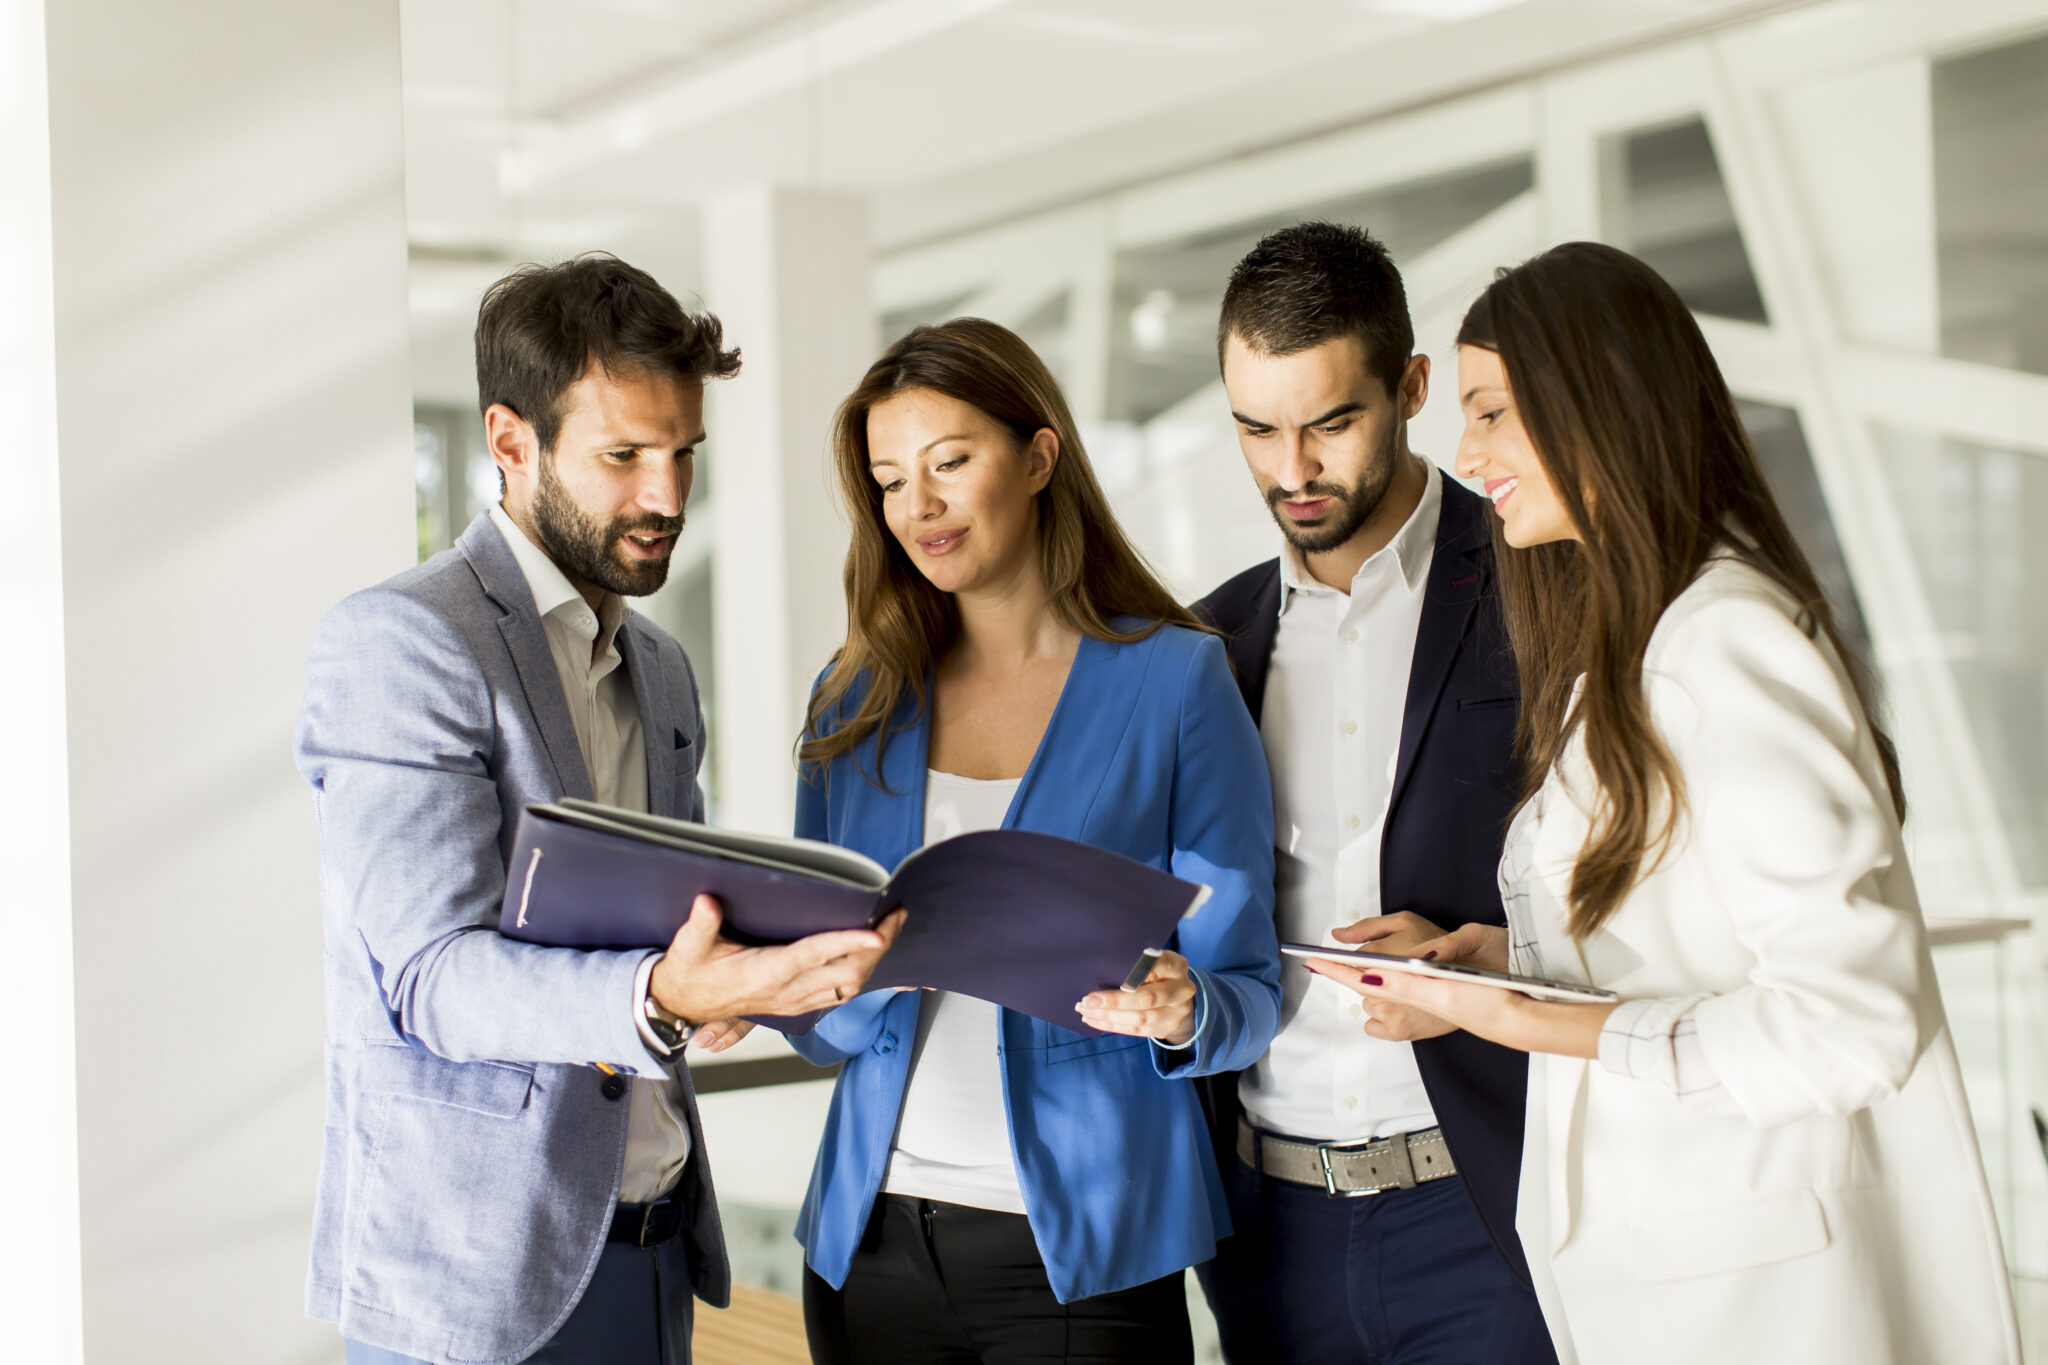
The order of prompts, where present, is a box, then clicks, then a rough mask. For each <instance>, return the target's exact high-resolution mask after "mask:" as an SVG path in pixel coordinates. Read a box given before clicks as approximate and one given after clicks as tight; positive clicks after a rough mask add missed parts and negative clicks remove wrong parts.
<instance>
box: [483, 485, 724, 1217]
mask: <svg viewBox="0 0 2048 1365" xmlns="http://www.w3.org/2000/svg"><path fill="white" fill-rule="evenodd" d="M491 522H492V524H493V525H495V526H496V527H497V528H498V532H499V534H500V535H502V536H504V537H505V543H506V544H507V545H509V546H511V547H512V557H513V558H514V559H516V560H518V561H519V570H520V572H521V573H523V574H525V575H526V586H527V587H528V588H529V589H531V590H532V592H533V605H534V608H535V609H536V610H537V611H539V613H540V623H541V628H542V629H543V630H544V631H545V632H546V634H547V637H548V652H549V653H550V654H552V655H553V656H554V660H555V672H556V673H557V674H559V675H560V676H561V679H562V695H563V697H564V698H565V699H566V700H567V701H568V703H569V719H570V720H571V721H573V722H574V723H575V726H576V747H577V748H579V749H581V750H582V751H583V761H584V764H585V766H586V767H587V768H588V769H589V772H590V788H591V790H592V791H593V792H595V793H596V795H597V799H598V800H599V801H602V802H604V803H605V804H606V805H608V806H623V807H625V808H626V809H627V810H637V811H644V810H646V809H647V747H646V744H645V742H644V740H643V737H642V735H641V731H640V706H639V702H638V701H637V700H636V699H635V697H634V696H633V684H632V681H631V680H630V679H628V678H627V677H626V675H625V674H624V673H623V672H621V671H620V670H619V664H620V662H621V660H620V657H619V649H618V634H619V628H620V627H621V626H623V625H624V624H625V621H626V611H627V608H626V600H625V599H624V598H623V597H620V596H619V595H618V594H617V593H606V594H605V596H604V600H603V602H602V603H601V604H600V605H599V607H598V609H597V610H596V611H592V610H591V609H590V604H589V603H588V602H586V601H584V600H583V594H582V593H580V592H578V591H577V590H576V588H575V585H573V584H572V583H570V582H569V580H568V578H567V577H566V576H565V575H564V574H563V573H562V571H561V569H560V568H558V567H557V566H556V564H555V561H554V560H552V559H550V558H548V556H547V553H546V551H544V550H542V549H541V548H540V547H539V546H538V545H535V544H534V543H533V542H532V541H531V540H529V539H527V536H526V533H525V532H524V531H522V530H520V529H519V524H518V523H517V522H515V521H513V520H512V518H511V517H509V516H507V515H506V514H505V509H504V508H503V507H492V508H491ZM659 956H660V954H659V953H652V954H649V955H648V958H647V961H646V962H645V963H643V964H642V965H641V969H640V972H639V974H638V976H637V977H636V978H635V982H634V995H633V998H632V999H631V1000H622V1001H620V1002H619V1008H621V1009H629V1010H631V1011H633V1018H634V1021H635V1022H636V1023H638V1024H639V1025H640V1034H641V1037H642V1039H644V1040H645V1041H646V1042H647V1043H648V1044H649V1046H650V1047H651V1048H652V1050H653V1051H654V1052H655V1053H656V1054H657V1055H658V1054H659V1053H660V1051H661V1048H660V1046H659V1044H657V1043H656V1042H655V1040H654V1038H653V1035H652V1034H651V1033H650V1032H649V1031H648V1028H647V1023H646V1020H645V1019H644V1018H643V1017H642V1015H641V1012H640V998H641V996H642V995H644V994H645V992H646V989H647V977H648V974H649V972H650V971H651V970H652V967H653V964H654V960H655V958H657V957H659ZM680 1099H681V1091H680V1088H679V1087H678V1086H677V1084H676V1082H675V1081H674V1080H673V1079H671V1078H669V1077H666V1076H661V1077H649V1076H638V1077H635V1078H634V1079H633V1082H632V1092H631V1099H630V1100H629V1104H630V1106H631V1108H630V1112H629V1113H628V1115H627V1119H626V1165H625V1170H624V1172H623V1174H621V1176H620V1177H619V1200H620V1202H622V1203H627V1204H639V1203H645V1202H646V1201H648V1200H650V1199H658V1198H660V1197H661V1196H662V1195H663V1194H665V1193H667V1191H668V1190H669V1189H670V1188H672V1187H673V1186H674V1185H675V1183H676V1181H677V1180H679V1179H680V1178H681V1177H682V1174H683V1164H684V1163H685V1162H687V1161H688V1160H689V1159H690V1130H689V1126H688V1125H687V1124H685V1123H684V1122H683V1118H682V1114H681V1112H680V1110H679V1108H678V1101H679V1100H680Z"/></svg>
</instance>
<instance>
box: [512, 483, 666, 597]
mask: <svg viewBox="0 0 2048 1365" xmlns="http://www.w3.org/2000/svg"><path fill="white" fill-rule="evenodd" d="M533 529H534V530H535V531H537V532H538V533H539V534H540V544H541V548H542V549H544V550H546V551H547V552H548V554H549V555H550V556H552V557H553V558H554V561H555V563H557V564H559V565H561V566H562V567H563V568H564V569H566V570H568V571H569V572H570V573H572V574H574V575H576V576H577V577H578V578H581V579H582V580H584V581H585V582H586V583H595V584H596V585H597V586H598V587H600V588H603V589H604V590H605V591H606V592H615V593H617V594H618V595H619V596H621V597H645V596H647V595H648V594H649V593H652V592H655V591H658V590H659V589H660V587H661V585H662V584H663V583H666V582H667V581H668V565H669V560H670V559H671V558H672V557H673V556H674V554H675V541H674V540H671V541H670V542H669V553H668V554H666V555H663V556H662V557H661V558H660V559H651V560H645V561H638V562H636V561H633V560H628V559H626V558H625V557H624V555H623V554H622V553H621V552H620V550H619V549H618V544H619V538H620V537H622V536H625V535H628V534H633V533H638V534H640V535H669V536H678V535H680V534H681V533H682V529H683V519H682V517H680V516H673V517H656V516H641V517H614V518H613V519H612V520H610V521H609V522H606V523H605V524H604V525H602V526H600V525H598V523H597V522H595V521H593V520H592V519H591V517H590V515H589V513H587V512H585V511H584V510H583V509H582V508H581V507H578V506H577V505H576V502H575V500H574V499H573V498H571V497H570V496H569V490H568V489H566V488H564V487H562V483H561V480H559V479H557V478H556V477H555V459H554V455H553V454H552V453H550V452H546V451H543V452H542V453H541V457H540V487H539V489H538V490H536V492H535V493H534V498H533Z"/></svg>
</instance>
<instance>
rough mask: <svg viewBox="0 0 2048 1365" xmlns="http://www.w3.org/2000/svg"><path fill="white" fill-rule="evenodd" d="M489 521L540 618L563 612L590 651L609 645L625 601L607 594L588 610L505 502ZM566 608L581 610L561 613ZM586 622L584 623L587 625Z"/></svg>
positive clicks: (622, 620) (494, 509)
mask: <svg viewBox="0 0 2048 1365" xmlns="http://www.w3.org/2000/svg"><path fill="white" fill-rule="evenodd" d="M490 515H491V524H492V525H494V526H496V527H497V528H498V533H499V534H500V535H502V536H504V537H505V544H506V545H508V546H510V547H511V550H512V558H514V559H515V560H517V561H518V562H519V572H520V573H522V574H524V575H525V576H526V586H527V588H528V589H529V590H530V591H531V592H532V593H533V607H534V610H535V611H537V612H539V613H540V616H541V619H542V620H546V619H547V618H548V617H550V616H554V615H556V614H557V613H562V619H563V620H564V621H566V622H567V623H568V624H569V625H570V626H572V627H573V628H574V629H575V631H576V633H577V634H579V635H581V636H583V637H584V638H585V639H586V640H588V641H590V643H591V645H592V652H593V653H599V652H602V651H604V650H606V649H609V648H611V644H612V639H613V637H614V636H616V635H617V634H618V632H619V627H620V626H621V625H623V624H625V620H626V600H625V599H624V598H623V597H620V596H619V595H618V594H617V593H615V592H608V593H606V594H605V595H604V596H603V597H602V598H601V599H600V600H599V602H598V608H597V611H596V612H595V613H592V612H590V611H589V610H588V605H589V604H588V603H586V602H585V601H584V600H583V594H582V593H580V592H578V591H577V590H576V585H575V584H573V583H571V582H570V581H569V578H568V575H567V574H564V573H563V572H562V570H561V567H560V566H559V565H557V564H556V563H555V561H554V560H552V559H550V558H549V557H548V553H547V551H545V550H543V549H541V548H540V546H538V545H536V544H534V543H533V540H532V539H531V538H530V537H529V536H528V535H527V534H526V532H525V531H523V530H521V529H520V526H519V523H518V522H516V521H514V520H512V518H511V516H510V515H509V514H507V512H506V511H505V508H504V505H503V504H501V503H494V504H492V506H491V514H490ZM565 607H575V608H581V610H575V611H569V612H566V613H565V612H563V608H565ZM586 623H587V624H586Z"/></svg>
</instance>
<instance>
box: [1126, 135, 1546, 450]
mask: <svg viewBox="0 0 2048 1365" xmlns="http://www.w3.org/2000/svg"><path fill="white" fill-rule="evenodd" d="M1534 183H1535V169H1534V166H1533V164H1532V163H1531V162H1530V161H1528V160H1527V159H1521V160H1515V161H1510V162H1506V163H1503V164H1498V165H1492V166H1485V167H1480V168H1476V169H1473V170H1466V171H1460V172H1458V173H1456V174H1454V175H1449V176H1444V177H1442V178H1437V179H1431V180H1429V181H1426V182H1422V183H1419V184H1411V185H1404V186H1401V187H1399V188H1396V189H1390V190H1379V191H1375V192H1373V193H1372V194H1367V195H1355V196H1350V197H1347V198H1342V199H1334V200H1332V199H1320V200H1319V199H1316V198H1315V197H1314V196H1313V187H1310V186H1305V187H1304V191H1305V196H1304V199H1303V202H1302V203H1301V205H1300V206H1299V207H1298V208H1296V209H1294V210H1291V211H1289V212H1287V213H1284V214H1270V215H1266V216H1262V217H1259V218H1253V219H1248V220H1246V221H1245V222H1242V223H1239V224H1237V225H1236V226H1233V227H1230V228H1225V229H1222V230H1220V231H1214V232H1204V233H1201V234H1198V235H1194V236H1190V237H1186V238H1183V239H1181V240H1178V241H1173V242H1164V243H1159V244H1155V245H1148V246H1143V247H1137V248H1133V249H1131V250H1126V251H1121V252H1119V253H1117V257H1116V265H1115V272H1116V273H1115V296H1114V300H1115V301H1114V305H1113V310H1114V311H1113V316H1114V318H1115V324H1116V325H1115V328H1114V330H1113V331H1112V333H1111V336H1110V374H1109V400H1108V404H1109V411H1108V416H1109V417H1110V419H1111V420H1112V421H1123V422H1148V421H1150V420H1151V419H1153V418H1154V417H1157V416H1158V415H1159V414H1160V413H1162V412H1165V411H1166V410H1167V409H1168V408H1171V407H1172V406H1173V405H1174V404H1176V403H1178V402H1180V401H1181V400H1182V399H1184V398H1186V397H1188V396H1189V395H1190V394H1192V393H1194V392H1195V391H1196V390H1198V389H1200V388H1201V387H1202V386H1204V385H1205V384H1208V383H1211V382H1212V381H1214V380H1215V378H1216V315H1217V313H1218V311H1219V310H1220V309H1221V307H1222V304H1223V286H1224V285H1225V284H1226V283H1227V282H1228V281H1229V278H1230V269H1231V267H1232V266H1234V265H1236V264H1237V262H1238V261H1239V260H1240V259H1241V258H1242V257H1243V256H1244V254H1245V253H1246V252H1247V251H1249V250H1251V249H1252V247H1253V246H1255V245H1257V243H1258V240H1259V238H1261V237H1263V236H1265V235H1266V234H1267V233H1269V232H1271V231H1273V230H1274V229H1276V228H1281V227H1285V226H1287V225H1288V224H1289V223H1297V222H1301V221H1303V220H1305V219H1311V218H1323V219H1328V220H1330V221H1331V222H1337V223H1351V224H1355V225H1357V226H1359V227H1362V228H1365V229H1366V230H1368V231H1369V232H1371V233H1372V234H1373V236H1375V237H1377V238H1378V239H1379V240H1380V241H1382V242H1384V243H1386V246H1387V250H1388V251H1389V252H1391V253H1392V254H1393V257H1394V260H1395V261H1396V262H1397V263H1400V264H1402V265H1407V264H1410V263H1412V260H1413V258H1414V257H1416V256H1419V255H1421V254H1422V253H1423V252H1426V251H1428V250H1429V249H1430V248H1431V247H1433V246H1435V245H1437V244H1438V243H1439V242H1442V241H1443V240H1444V239H1446V238H1447V237H1449V236H1451V234H1453V233H1455V232H1457V231H1458V230H1459V229H1461V228H1465V227H1469V226H1471V225H1472V224H1473V223H1476V222H1478V221H1479V220H1480V219H1481V218H1483V217H1485V216H1486V215H1487V214H1488V213H1490V212H1492V211H1493V210H1494V209H1497V208H1499V207H1500V206H1501V205H1502V204H1505V203H1507V202H1508V201H1509V200H1510V199H1513V198H1514V197H1515V196H1516V195H1518V194H1521V193H1523V192H1524V191H1526V190H1527V189H1529V188H1530V186H1531V185H1532V184H1534Z"/></svg>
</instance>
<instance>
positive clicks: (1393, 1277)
mask: <svg viewBox="0 0 2048 1365" xmlns="http://www.w3.org/2000/svg"><path fill="white" fill-rule="evenodd" d="M1231 1166H1232V1168H1233V1169H1232V1170H1231V1171H1230V1172H1229V1173H1228V1174H1226V1175H1225V1177H1224V1184H1225V1186H1226V1187H1227V1188H1228V1190H1229V1195H1230V1221H1231V1224H1232V1226H1233V1227H1234V1228H1235V1229H1236V1231H1235V1232H1234V1233H1233V1235H1231V1236H1230V1237H1227V1238H1225V1239H1224V1240H1223V1242H1222V1243H1221V1244H1220V1245H1219V1246H1218V1247H1217V1248H1216V1259H1215V1260H1213V1261H1210V1262H1209V1263H1208V1264H1206V1265H1202V1266H1198V1267H1197V1268H1196V1274H1197V1275H1198V1276H1199V1277H1200V1279H1201V1281H1202V1289H1203V1292H1204V1293H1206V1294H1207V1295H1208V1296H1209V1308H1210V1310H1211V1311H1212V1312H1214V1313H1215V1315H1216V1325H1217V1328H1218V1329H1219V1330H1220V1332H1221V1334H1222V1338H1223V1354H1224V1358H1225V1359H1227V1360H1230V1361H1232V1362H1233V1365H1253V1362H1261V1363H1263V1362H1272V1365H1293V1363H1294V1362H1299V1363H1300V1365H1556V1361H1557V1357H1556V1354H1555V1353H1554V1352H1553V1351H1552V1349H1551V1345H1550V1332H1549V1330H1548V1329H1547V1328H1545V1327H1544V1325H1543V1313H1542V1311H1541V1310H1540V1309H1539V1308H1538V1307H1537V1306H1536V1295H1535V1293H1534V1291H1532V1290H1531V1289H1530V1288H1529V1286H1528V1285H1526V1284H1524V1283H1522V1281H1521V1280H1520V1279H1519V1278H1517V1277H1516V1275H1515V1273H1514V1272H1513V1271H1512V1270H1510V1269H1509V1268H1508V1263H1507V1262H1506V1261H1505V1260H1504V1259H1502V1257H1501V1254H1500V1251H1499V1250H1498V1249H1497V1248H1496V1247H1495V1246H1494V1245H1493V1241H1492V1239H1491V1238H1489V1237H1488V1236H1487V1235H1486V1225H1485V1224H1483V1223H1481V1222H1480V1221H1479V1214H1478V1212H1477V1211H1476V1210H1475V1209H1474V1208H1473V1207H1472V1200H1471V1197H1470V1196H1469V1195H1467V1194H1466V1193H1465V1186H1464V1182H1463V1181H1462V1180H1460V1179H1459V1178H1458V1177H1456V1176H1451V1177H1449V1178H1447V1179H1444V1180H1432V1181H1431V1182H1429V1183H1428V1184H1426V1185H1417V1186H1416V1187H1415V1188H1414V1189H1410V1190H1386V1191H1383V1192H1381V1193H1379V1194H1374V1195H1366V1196H1364V1197H1362V1198H1357V1199H1343V1198H1332V1197H1331V1196H1330V1195H1328V1194H1326V1193H1324V1192H1323V1191H1322V1190H1320V1189H1316V1188H1312V1187H1310V1186H1307V1185H1297V1184H1294V1183H1292V1182H1290V1181H1285V1180H1274V1179H1271V1178H1262V1177H1260V1176H1259V1175H1258V1173H1257V1172H1255V1171H1253V1170H1252V1168H1251V1167H1249V1166H1247V1165H1245V1164H1244V1163H1243V1162H1242V1161H1234V1162H1232V1163H1231Z"/></svg>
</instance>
